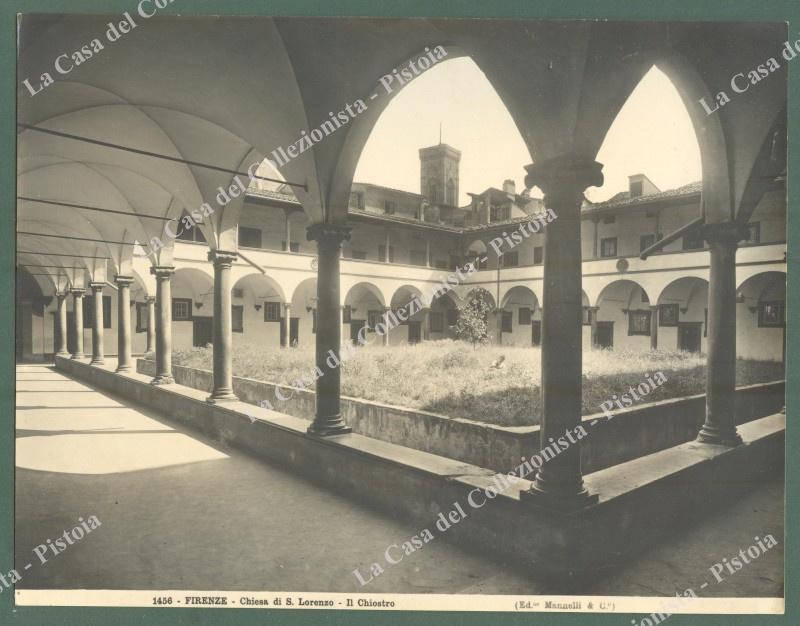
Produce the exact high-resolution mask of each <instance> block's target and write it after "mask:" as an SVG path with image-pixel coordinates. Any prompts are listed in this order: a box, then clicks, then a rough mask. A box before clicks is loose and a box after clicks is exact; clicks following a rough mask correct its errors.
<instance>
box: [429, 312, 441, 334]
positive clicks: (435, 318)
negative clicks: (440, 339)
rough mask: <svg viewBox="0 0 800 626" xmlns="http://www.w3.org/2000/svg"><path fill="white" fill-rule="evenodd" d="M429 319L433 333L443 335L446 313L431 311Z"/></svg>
mask: <svg viewBox="0 0 800 626" xmlns="http://www.w3.org/2000/svg"><path fill="white" fill-rule="evenodd" d="M428 319H429V320H430V327H431V332H432V333H443V332H444V313H441V312H439V311H431V312H430V314H429V315H428Z"/></svg>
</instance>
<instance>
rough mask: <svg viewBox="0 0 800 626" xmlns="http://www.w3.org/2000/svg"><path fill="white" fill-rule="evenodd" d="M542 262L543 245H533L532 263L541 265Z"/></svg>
mask: <svg viewBox="0 0 800 626" xmlns="http://www.w3.org/2000/svg"><path fill="white" fill-rule="evenodd" d="M543 262H544V247H543V246H535V247H534V248H533V264H534V265H541V264H542V263H543Z"/></svg>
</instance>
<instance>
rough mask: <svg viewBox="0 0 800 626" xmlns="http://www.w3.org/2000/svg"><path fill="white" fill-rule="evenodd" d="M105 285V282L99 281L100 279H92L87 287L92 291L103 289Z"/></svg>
mask: <svg viewBox="0 0 800 626" xmlns="http://www.w3.org/2000/svg"><path fill="white" fill-rule="evenodd" d="M105 286H106V284H105V283H101V282H100V281H95V280H93V281H90V282H89V288H90V289H91V290H92V291H103V287H105Z"/></svg>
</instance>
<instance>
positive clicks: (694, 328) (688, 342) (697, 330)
mask: <svg viewBox="0 0 800 626" xmlns="http://www.w3.org/2000/svg"><path fill="white" fill-rule="evenodd" d="M702 326H703V324H702V322H680V323H679V324H678V350H683V351H685V352H700V337H701V331H702Z"/></svg>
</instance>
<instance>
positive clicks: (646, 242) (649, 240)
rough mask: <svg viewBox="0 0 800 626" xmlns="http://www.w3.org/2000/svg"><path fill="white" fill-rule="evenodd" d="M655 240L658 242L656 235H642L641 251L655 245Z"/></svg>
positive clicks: (640, 239) (640, 240)
mask: <svg viewBox="0 0 800 626" xmlns="http://www.w3.org/2000/svg"><path fill="white" fill-rule="evenodd" d="M655 242H656V236H655V235H642V236H641V237H639V252H642V251H643V250H647V248H649V247H650V246H652V245H654V244H655Z"/></svg>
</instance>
